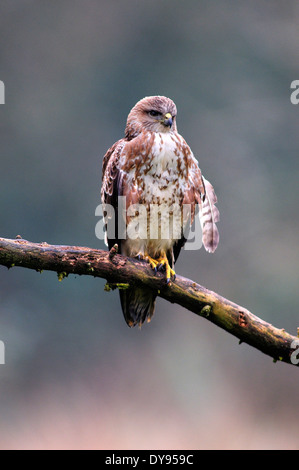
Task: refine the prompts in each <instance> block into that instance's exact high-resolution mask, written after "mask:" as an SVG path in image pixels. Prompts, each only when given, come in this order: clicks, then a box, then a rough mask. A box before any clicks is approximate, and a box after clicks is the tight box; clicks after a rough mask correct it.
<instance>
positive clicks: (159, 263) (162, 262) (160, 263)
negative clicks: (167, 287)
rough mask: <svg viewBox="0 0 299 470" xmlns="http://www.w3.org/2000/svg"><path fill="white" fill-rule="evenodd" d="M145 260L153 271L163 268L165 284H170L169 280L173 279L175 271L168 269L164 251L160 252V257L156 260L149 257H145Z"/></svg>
mask: <svg viewBox="0 0 299 470" xmlns="http://www.w3.org/2000/svg"><path fill="white" fill-rule="evenodd" d="M145 259H146V260H147V261H148V262H149V264H150V265H151V267H152V268H153V269H154V270H155V271H157V270H158V269H159V268H161V267H164V266H165V270H166V282H167V284H168V283H169V282H170V280H171V278H174V279H175V271H174V270H173V269H172V268H171V267H170V264H169V261H168V258H167V256H166V253H165V251H162V252H161V255H160V256H159V258H158V259H153V258H152V257H151V256H149V255H147V256H145Z"/></svg>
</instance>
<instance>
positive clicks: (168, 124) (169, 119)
mask: <svg viewBox="0 0 299 470" xmlns="http://www.w3.org/2000/svg"><path fill="white" fill-rule="evenodd" d="M162 122H163V124H164V126H166V127H171V126H172V123H173V120H172V116H171V114H170V113H166V114H165V116H164V119H163V121H162Z"/></svg>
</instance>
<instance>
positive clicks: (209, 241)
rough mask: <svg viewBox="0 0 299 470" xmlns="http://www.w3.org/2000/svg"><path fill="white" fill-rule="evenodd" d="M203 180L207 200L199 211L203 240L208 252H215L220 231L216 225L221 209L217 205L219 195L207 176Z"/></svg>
mask: <svg viewBox="0 0 299 470" xmlns="http://www.w3.org/2000/svg"><path fill="white" fill-rule="evenodd" d="M203 180H204V184H205V189H206V194H205V200H204V202H203V203H202V207H201V209H200V211H199V217H200V223H201V228H202V242H203V244H204V247H205V249H206V250H207V251H208V252H210V253H214V251H215V250H216V248H217V246H218V243H219V232H218V228H217V226H216V222H218V221H219V210H218V208H217V207H216V206H215V204H216V202H217V196H216V194H215V191H214V188H213V186H212V185H211V183H210V182H209V181H207V180H206V179H205V178H203Z"/></svg>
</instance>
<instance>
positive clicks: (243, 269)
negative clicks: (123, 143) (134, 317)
mask: <svg viewBox="0 0 299 470" xmlns="http://www.w3.org/2000/svg"><path fill="white" fill-rule="evenodd" d="M0 25H1V29H0V31H1V33H0V34H1V42H0V55H1V62H0V64H1V65H0V79H1V80H2V81H3V82H4V83H5V87H6V88H5V91H6V104H5V105H2V106H0V123H1V130H0V155H1V169H0V208H1V210H0V236H1V237H7V238H14V237H15V236H16V235H18V234H20V235H22V236H23V238H25V239H27V240H30V241H35V242H42V241H46V242H48V243H52V244H63V245H83V246H89V247H94V248H104V244H103V242H101V241H99V240H98V239H97V238H96V237H95V225H96V223H97V221H98V219H97V218H96V217H95V209H96V207H97V205H98V204H99V203H100V186H101V183H100V181H101V164H102V158H103V155H104V154H105V152H106V150H107V148H109V147H110V146H111V145H112V144H113V143H114V142H115V141H116V140H118V139H119V138H121V137H122V136H123V133H124V128H125V122H126V118H127V114H128V112H129V110H130V109H131V108H132V107H133V106H134V104H135V103H136V102H137V101H138V100H139V99H141V98H143V97H144V96H147V95H155V94H161V95H166V96H169V97H170V98H172V99H173V100H174V101H175V103H176V104H177V107H178V129H179V132H180V133H181V134H182V135H183V136H184V137H185V139H186V140H187V142H188V143H189V144H190V146H191V148H192V149H193V152H194V154H195V156H196V157H197V158H198V160H199V162H200V166H201V168H202V171H203V174H204V175H205V177H206V178H207V179H209V180H210V181H211V182H212V184H213V185H214V187H215V190H216V193H217V195H218V199H219V204H218V207H219V209H220V214H221V222H220V224H219V230H220V246H219V248H218V250H217V251H216V253H215V254H214V255H210V254H208V253H206V252H204V251H202V250H200V251H196V252H190V251H185V252H184V253H182V254H181V257H180V259H179V261H178V263H177V268H176V270H177V272H178V273H179V274H181V275H183V276H186V277H189V278H191V279H193V280H195V281H196V282H198V283H200V284H202V285H204V286H205V287H207V288H209V289H211V290H214V291H216V292H218V293H219V294H221V295H223V296H224V297H227V298H228V299H230V300H232V301H234V302H236V303H238V304H240V305H242V306H244V307H246V308H248V309H249V310H251V311H252V312H253V313H255V314H256V315H258V316H260V317H261V318H263V319H264V320H266V321H268V322H270V323H272V324H274V325H275V326H277V327H279V328H285V329H286V330H287V331H289V332H290V333H292V334H294V335H295V334H296V330H297V327H298V326H299V319H298V287H299V285H298V278H299V276H298V272H299V271H298V262H299V254H298V253H299V252H298V241H299V240H298V233H299V215H298V203H299V185H298V178H299V161H298V151H299V137H298V125H299V106H294V105H292V104H291V102H290V94H291V90H290V84H291V82H292V81H293V80H296V79H299V48H298V41H299V4H298V2H297V1H296V0H289V1H288V2H281V1H279V0H274V1H272V2H271V3H270V4H269V2H266V1H263V0H253V1H251V2H247V1H244V0H241V1H239V2H233V1H229V0H226V1H220V0H215V1H214V2H208V1H200V2H195V1H191V0H185V1H184V2H181V1H179V0H162V1H161V0H159V1H158V0H151V1H150V2H149V1H148V2H145V1H143V2H140V1H137V0H121V1H120V0H113V1H111V0H109V1H104V0H85V1H84V2H83V1H82V0H81V1H80V0H72V1H70V0H61V1H60V2H49V1H44V0H39V1H37V0H2V1H1V6H0ZM104 284H105V281H104V280H99V279H94V278H92V277H90V278H89V277H82V278H80V277H78V276H70V277H68V278H67V279H65V280H64V281H63V282H58V279H57V276H56V274H55V273H50V272H44V273H43V274H39V273H36V272H35V271H30V270H25V269H24V270H22V269H19V268H16V269H11V270H9V271H8V270H7V269H6V268H4V267H1V266H0V340H2V341H4V342H5V345H6V365H5V366H0V416H1V418H0V448H2V449H166V448H167V449H174V450H176V449H298V448H299V433H298V428H299V425H298V423H299V405H298V383H299V382H298V369H297V368H295V367H292V366H290V365H286V364H281V363H277V364H274V363H273V362H272V359H271V358H269V357H268V356H265V355H263V354H262V353H260V352H258V351H256V350H254V349H252V348H250V347H249V346H247V345H245V344H242V345H241V346H240V345H239V344H238V340H237V339H236V338H235V337H233V336H231V335H229V334H228V333H226V332H225V331H222V330H220V329H219V328H217V327H216V326H214V325H212V324H209V322H207V321H206V320H204V319H202V318H198V317H196V316H195V315H193V314H192V313H191V312H188V311H187V310H184V309H183V308H181V307H179V306H176V305H172V304H169V303H167V302H165V301H163V300H161V299H159V300H158V305H157V309H156V314H155V317H154V319H153V321H152V322H151V323H150V324H149V325H145V326H144V327H143V328H142V329H141V330H139V329H137V328H136V329H129V328H128V327H127V326H126V324H125V322H124V319H123V317H122V313H121V310H120V305H119V299H118V293H117V292H111V293H106V292H104Z"/></svg>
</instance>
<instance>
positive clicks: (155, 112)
mask: <svg viewBox="0 0 299 470" xmlns="http://www.w3.org/2000/svg"><path fill="white" fill-rule="evenodd" d="M149 115H150V116H152V117H158V116H161V113H159V111H155V110H154V109H152V110H151V111H149Z"/></svg>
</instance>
